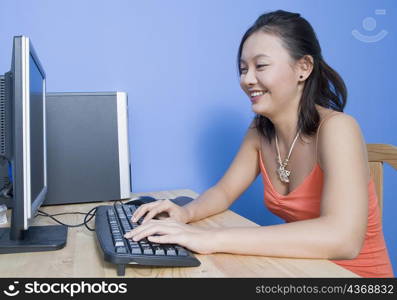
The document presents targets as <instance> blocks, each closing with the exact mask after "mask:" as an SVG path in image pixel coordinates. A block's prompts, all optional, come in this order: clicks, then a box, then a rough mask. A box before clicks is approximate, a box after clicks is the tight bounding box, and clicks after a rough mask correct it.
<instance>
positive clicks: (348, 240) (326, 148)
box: [212, 114, 369, 259]
mask: <svg viewBox="0 0 397 300" xmlns="http://www.w3.org/2000/svg"><path fill="white" fill-rule="evenodd" d="M318 142H319V144H318V146H319V155H320V156H319V158H320V164H321V167H322V169H323V171H324V186H323V194H322V199H321V211H320V216H319V217H318V218H316V219H311V220H304V221H298V222H293V223H287V224H281V225H275V226H266V227H257V228H229V229H218V230H216V231H215V236H214V239H213V240H214V241H216V242H214V243H213V246H214V249H212V250H213V252H227V253H238V254H254V255H265V256H279V257H300V258H328V259H352V258H354V257H355V256H357V255H358V253H359V251H360V249H361V247H362V243H363V241H364V236H365V231H366V228H367V214H368V212H367V209H368V187H367V185H368V178H369V170H368V163H367V156H366V148H365V144H364V142H363V138H362V136H361V132H360V129H359V126H358V125H357V123H356V122H355V121H354V119H353V118H351V117H350V116H347V115H344V114H340V115H337V116H334V117H332V118H330V119H329V120H328V121H327V122H326V123H325V124H324V126H323V128H322V131H321V134H320V137H319V141H318ZM236 237H237V238H236Z"/></svg>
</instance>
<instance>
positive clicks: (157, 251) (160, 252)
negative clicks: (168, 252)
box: [153, 246, 165, 255]
mask: <svg viewBox="0 0 397 300" xmlns="http://www.w3.org/2000/svg"><path fill="white" fill-rule="evenodd" d="M153 250H154V255H165V251H164V249H163V248H161V247H160V246H155V247H153Z"/></svg>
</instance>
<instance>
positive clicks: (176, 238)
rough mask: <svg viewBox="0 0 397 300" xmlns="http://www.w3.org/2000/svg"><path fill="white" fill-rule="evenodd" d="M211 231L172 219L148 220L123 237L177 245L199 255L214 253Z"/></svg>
mask: <svg viewBox="0 0 397 300" xmlns="http://www.w3.org/2000/svg"><path fill="white" fill-rule="evenodd" d="M213 234H214V233H213V230H208V229H203V228H199V227H195V226H193V225H187V224H183V223H181V222H177V221H175V220H172V219H169V218H168V219H165V220H150V221H148V222H146V223H145V224H144V225H140V226H138V227H137V228H135V229H133V230H131V231H130V232H127V233H126V234H125V235H124V237H125V238H132V239H133V240H134V241H139V240H141V239H143V238H146V237H147V238H148V240H149V241H150V242H152V243H159V244H178V245H180V246H183V247H185V248H188V249H190V250H191V251H194V252H196V253H200V254H211V253H214V252H215V251H214V248H213V241H214V240H215V239H214V237H213Z"/></svg>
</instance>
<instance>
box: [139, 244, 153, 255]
mask: <svg viewBox="0 0 397 300" xmlns="http://www.w3.org/2000/svg"><path fill="white" fill-rule="evenodd" d="M141 246H142V245H141ZM142 252H143V254H150V255H152V254H153V250H152V247H150V246H149V245H143V246H142Z"/></svg>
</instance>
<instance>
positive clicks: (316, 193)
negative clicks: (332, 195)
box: [259, 113, 393, 278]
mask: <svg viewBox="0 0 397 300" xmlns="http://www.w3.org/2000/svg"><path fill="white" fill-rule="evenodd" d="M331 114H332V113H331ZM327 117H328V116H327ZM326 119H328V118H325V119H324V120H323V121H322V122H321V123H320V125H319V127H318V130H317V137H318V132H319V130H320V128H321V125H322V124H323V122H324V121H325V120H326ZM316 151H317V147H316ZM259 164H260V170H261V173H262V179H263V184H264V188H265V192H264V194H265V195H264V198H265V199H264V201H265V205H266V207H267V208H268V209H269V210H270V211H271V212H272V213H274V214H275V215H277V216H279V217H280V218H282V219H283V220H285V221H286V222H287V223H288V222H294V221H301V220H306V219H314V218H318V217H319V216H320V201H321V192H322V188H323V171H322V169H321V167H320V165H319V164H318V163H317V162H316V164H315V166H314V168H313V169H312V171H311V173H310V174H309V175H308V176H307V177H306V178H305V180H304V181H303V182H302V183H301V184H300V185H299V186H298V187H297V188H295V189H294V190H293V191H291V192H290V193H289V194H287V195H282V194H279V193H278V192H277V191H276V190H275V188H274V187H273V185H272V183H271V181H270V179H269V176H268V175H267V172H266V169H265V166H264V164H263V161H262V154H261V151H259ZM368 195H369V201H368V225H367V231H366V234H365V240H364V244H363V246H362V248H361V251H360V253H359V255H358V256H357V257H356V258H354V259H351V260H331V261H332V262H334V263H336V264H338V265H340V266H341V267H344V268H346V269H348V270H350V271H352V272H354V273H356V274H358V275H359V276H362V277H378V278H379V277H393V269H392V267H391V263H390V259H389V255H388V253H387V248H386V244H385V241H384V237H383V231H382V224H381V221H380V211H379V207H378V199H377V196H376V192H375V184H374V182H373V180H372V179H371V180H370V181H369V183H368Z"/></svg>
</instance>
